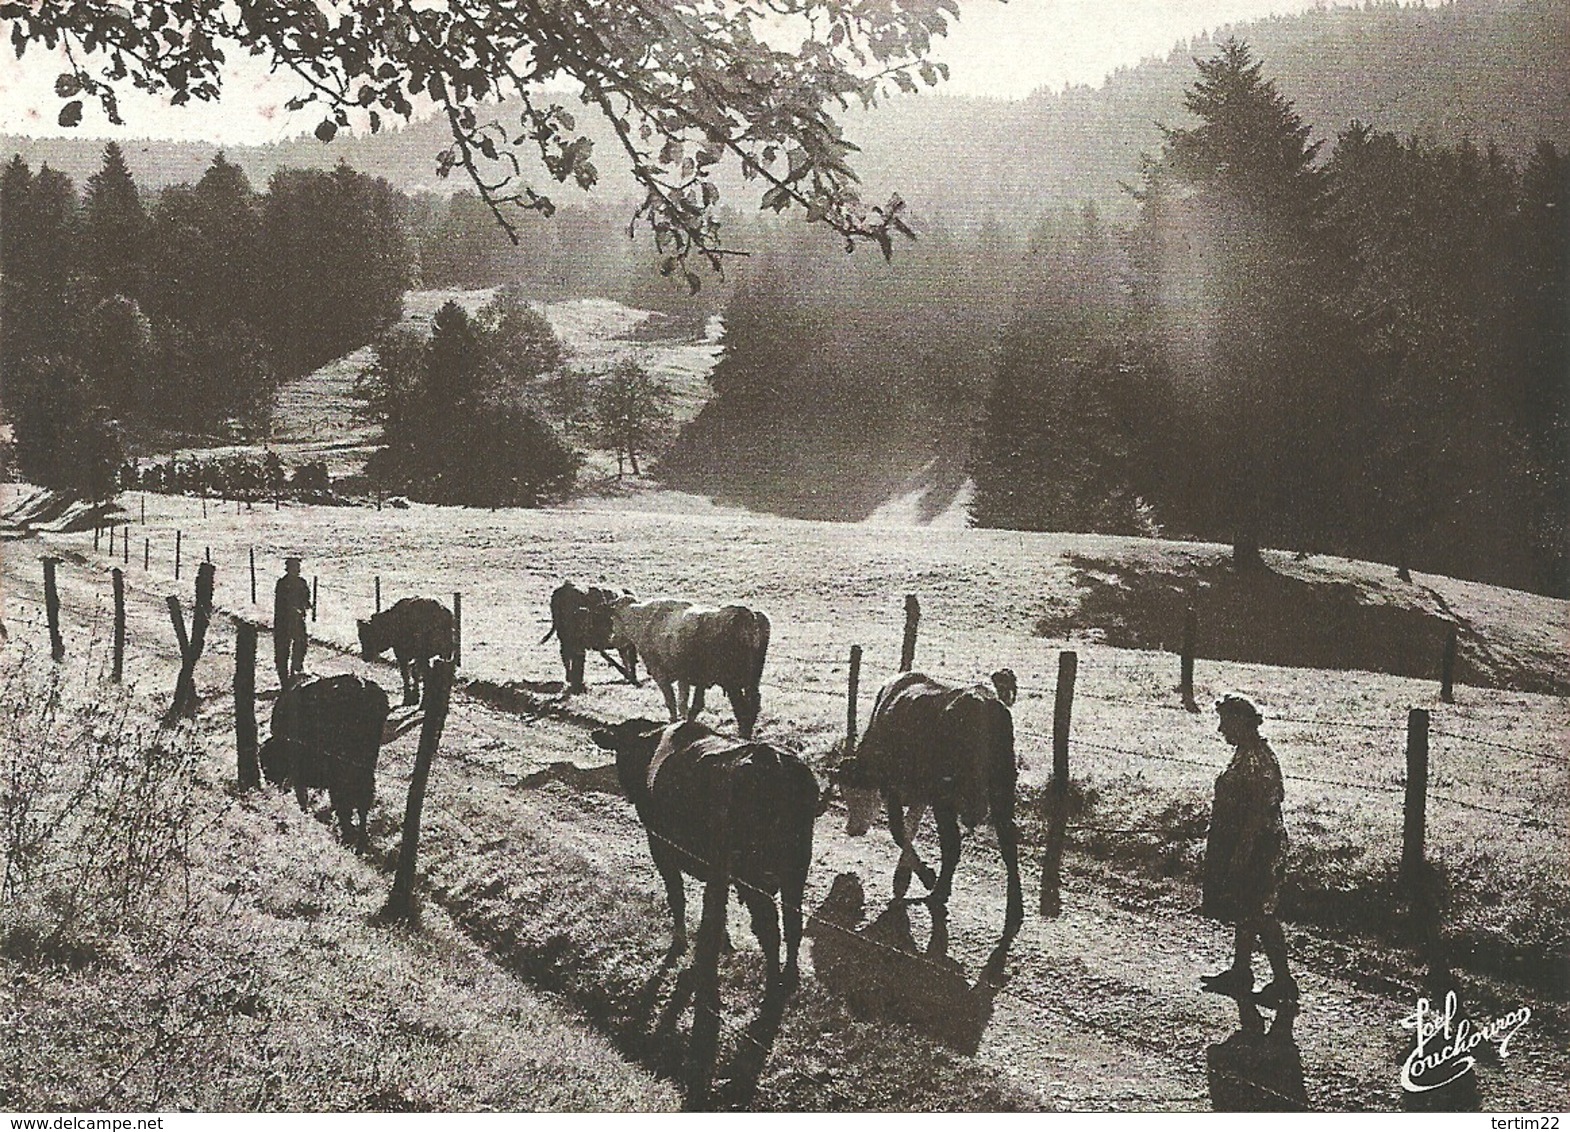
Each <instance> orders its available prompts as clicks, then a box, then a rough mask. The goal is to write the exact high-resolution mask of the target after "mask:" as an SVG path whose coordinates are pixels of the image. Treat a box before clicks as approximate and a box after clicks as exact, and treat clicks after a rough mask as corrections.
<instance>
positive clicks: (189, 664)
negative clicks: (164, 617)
mask: <svg viewBox="0 0 1570 1132" xmlns="http://www.w3.org/2000/svg"><path fill="white" fill-rule="evenodd" d="M216 572H217V571H216V569H215V567H214V566H213V564H212V563H211V562H203V563H202V564H201V565H200V566H198V567H197V568H196V605H195V607H194V608H193V609H192V610H191V636H190V639H189V640H188V641H187V642H186V648H185V650H184V653H183V659H182V660H181V662H180V676H179V679H178V680H177V681H176V682H175V687H174V702H172V703H171V704H170V705H169V711H168V713H167V714H166V715H165V717H164V718H165V720H166V721H167V720H171V719H174V718H176V717H178V716H187V717H189V716H194V715H195V714H196V662H197V661H198V660H200V659H201V657H202V647H203V645H204V644H205V643H206V641H207V624H208V622H209V621H210V620H211V619H212V615H213V575H214V574H215V573H216ZM170 601H171V607H170V609H171V612H172V613H174V614H175V618H176V619H175V625H176V627H178V626H179V623H180V622H179V609H180V603H179V599H178V598H172V597H171V599H170Z"/></svg>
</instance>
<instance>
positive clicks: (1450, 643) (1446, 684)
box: [1439, 623, 1459, 704]
mask: <svg viewBox="0 0 1570 1132" xmlns="http://www.w3.org/2000/svg"><path fill="white" fill-rule="evenodd" d="M1458 635H1459V634H1458V631H1457V629H1456V626H1455V624H1454V623H1452V624H1451V626H1450V633H1449V635H1448V636H1446V637H1445V656H1444V660H1443V662H1442V663H1441V664H1440V669H1439V699H1440V702H1442V703H1447V704H1453V703H1455V702H1456V691H1455V674H1456V644H1457V637H1458Z"/></svg>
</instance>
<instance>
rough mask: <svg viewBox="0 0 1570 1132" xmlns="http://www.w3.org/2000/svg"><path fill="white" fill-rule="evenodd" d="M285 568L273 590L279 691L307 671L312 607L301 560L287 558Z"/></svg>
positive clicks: (275, 658)
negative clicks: (307, 617)
mask: <svg viewBox="0 0 1570 1132" xmlns="http://www.w3.org/2000/svg"><path fill="white" fill-rule="evenodd" d="M283 569H284V574H283V577H281V578H279V579H278V584H277V585H276V586H274V587H273V661H274V662H275V663H276V664H277V665H278V687H279V690H280V691H281V690H282V689H284V688H287V687H288V686H289V678H290V676H291V675H293V676H298V675H299V674H300V673H301V672H304V671H305V614H306V612H307V611H308V610H309V609H310V608H311V586H310V583H309V582H307V581H306V580H305V579H304V578H303V577H301V576H300V559H299V558H297V557H294V556H290V557H288V558H285V559H284V560H283Z"/></svg>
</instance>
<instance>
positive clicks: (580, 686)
mask: <svg viewBox="0 0 1570 1132" xmlns="http://www.w3.org/2000/svg"><path fill="white" fill-rule="evenodd" d="M587 659H588V656H587V650H585V649H582V648H578V649H574V650H573V653H572V656H571V658H570V659H569V660H568V661H567V690H568V691H569V692H586V691H588V690H589V687H588V685H587V684H585V683H584V682H583V667H584V663H585V662H586V660H587Z"/></svg>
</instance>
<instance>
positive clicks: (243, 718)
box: [234, 617, 262, 790]
mask: <svg viewBox="0 0 1570 1132" xmlns="http://www.w3.org/2000/svg"><path fill="white" fill-rule="evenodd" d="M234 749H235V756H236V761H237V765H236V768H235V778H236V780H237V781H238V783H239V786H240V789H241V790H252V789H255V788H256V787H258V786H260V785H261V784H262V772H261V768H260V767H259V766H258V765H257V763H256V622H254V621H247V620H245V619H244V618H243V617H236V618H235V619H234Z"/></svg>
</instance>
